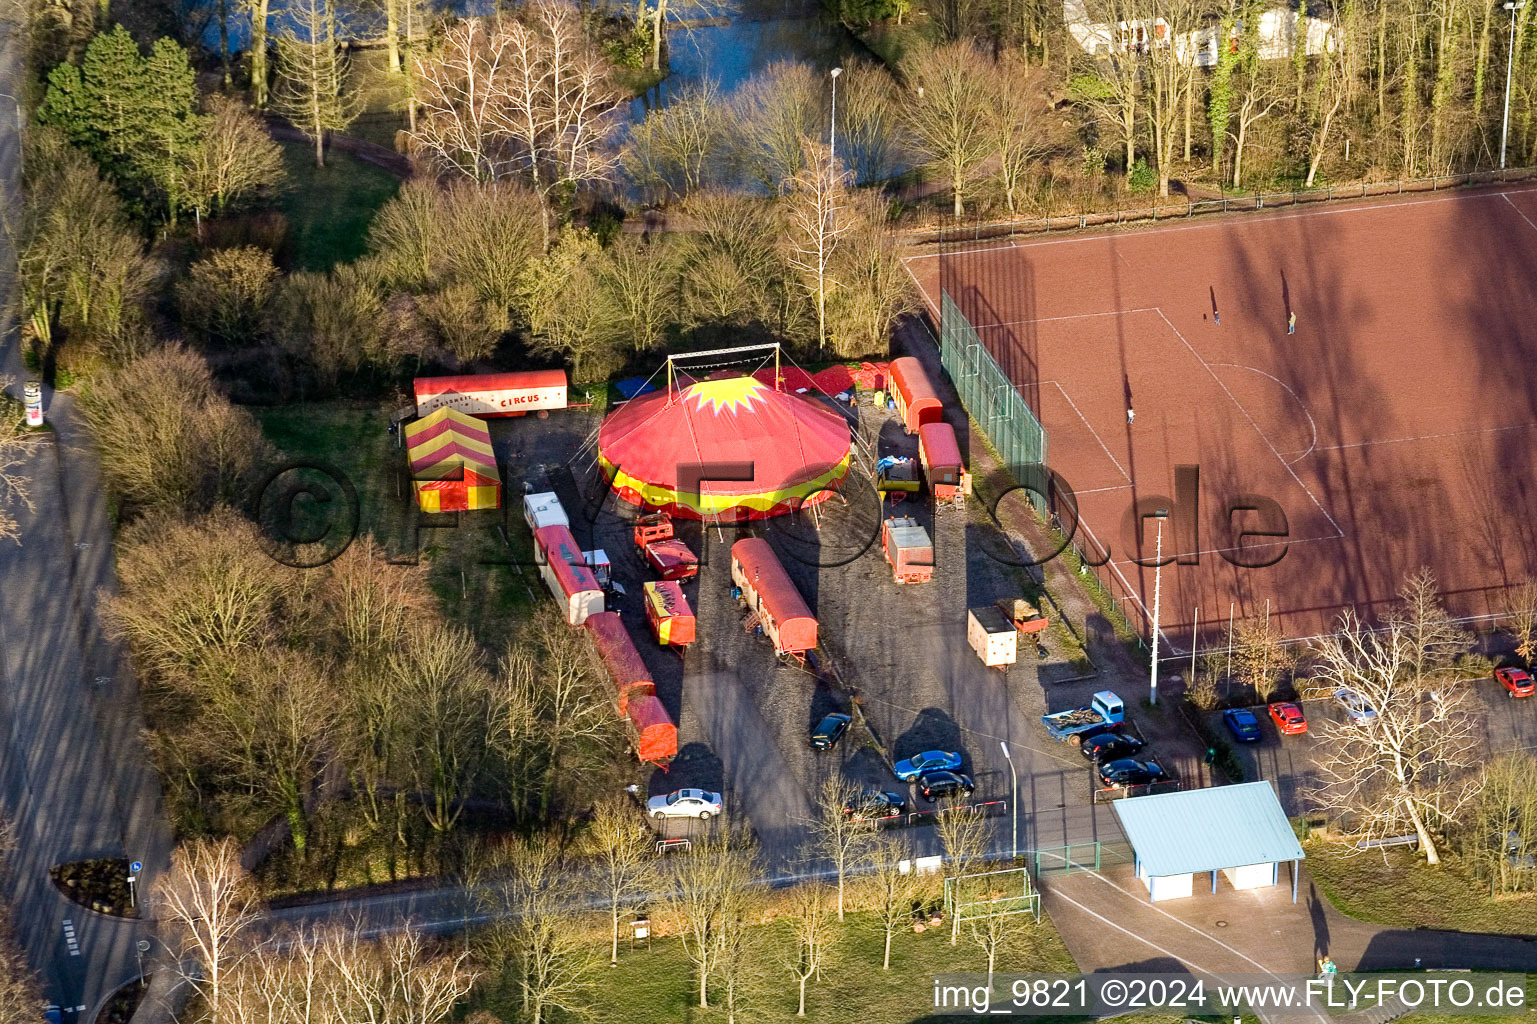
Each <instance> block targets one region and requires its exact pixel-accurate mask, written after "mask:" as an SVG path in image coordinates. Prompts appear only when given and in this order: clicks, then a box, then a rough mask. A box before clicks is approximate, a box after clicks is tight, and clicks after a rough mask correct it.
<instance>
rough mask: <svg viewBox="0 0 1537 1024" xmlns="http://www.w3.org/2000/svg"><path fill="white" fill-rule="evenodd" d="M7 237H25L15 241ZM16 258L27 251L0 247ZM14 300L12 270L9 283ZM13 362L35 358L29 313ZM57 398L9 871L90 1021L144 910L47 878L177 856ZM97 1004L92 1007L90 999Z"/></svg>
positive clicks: (11, 554) (23, 601)
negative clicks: (101, 607) (71, 869)
mask: <svg viewBox="0 0 1537 1024" xmlns="http://www.w3.org/2000/svg"><path fill="white" fill-rule="evenodd" d="M19 74H20V53H19V45H18V44H17V43H15V42H13V41H12V40H11V38H10V35H9V33H6V35H5V38H4V42H3V44H0V91H4V92H6V93H8V94H10V95H15V94H16V93H17V92H18V90H19V89H20V88H21V86H20V85H19V84H18V82H17V76H18V75H19ZM18 169H19V164H18V139H17V136H16V126H15V124H14V122H13V121H12V120H11V119H10V118H8V117H5V118H0V189H3V194H4V195H5V196H7V197H10V196H15V195H17V194H18V187H19V182H18ZM0 245H3V246H5V247H7V249H8V248H9V246H10V239H9V238H0ZM0 264H4V265H5V266H7V267H10V266H12V265H13V264H12V254H11V253H10V252H9V251H5V252H3V253H0ZM0 287H4V288H5V289H6V294H5V295H4V296H3V298H4V299H5V300H6V301H8V300H9V299H10V292H11V290H12V287H13V285H12V281H11V280H10V275H9V274H7V275H6V279H5V280H4V282H3V285H0ZM0 373H4V374H6V375H10V376H12V377H14V378H15V379H16V381H17V383H16V389H17V390H18V391H19V389H20V383H21V380H22V379H23V377H24V369H23V365H22V361H21V354H20V351H19V348H18V345H17V333H16V330H15V328H14V325H10V326H8V329H7V331H6V333H5V336H4V341H3V344H0ZM45 403H47V406H48V408H49V412H50V415H51V418H52V420H53V422H54V424H55V427H56V434H55V438H54V440H51V441H49V442H48V443H45V444H43V445H41V446H40V447H39V449H38V450H37V452H36V454H35V455H34V457H33V458H32V459H31V464H30V465H29V466H27V467H26V472H27V475H28V479H29V482H30V486H31V489H32V494H33V497H34V499H35V502H36V506H37V507H36V510H35V511H34V512H32V513H27V512H26V511H25V510H19V511H20V512H21V514H20V521H21V531H22V532H21V539H20V543H10V542H0V581H3V585H0V814H3V815H4V816H5V818H7V819H8V820H10V821H11V822H13V823H14V826H15V830H16V839H17V849H16V851H15V853H14V854H12V856H11V858H10V864H9V870H8V871H7V872H6V879H5V885H6V893H7V895H8V896H9V898H10V900H11V903H12V906H13V917H14V920H15V925H16V929H17V933H18V937H19V939H20V942H21V944H22V946H23V948H24V949H25V950H26V952H27V955H28V957H29V959H30V961H31V963H32V965H33V966H34V968H35V969H36V970H37V972H38V974H39V975H40V977H41V979H42V982H43V987H44V990H45V993H46V995H47V997H48V998H49V999H50V1000H52V1001H53V1002H56V1003H58V1004H59V1005H60V1006H62V1007H64V1008H65V1009H66V1011H67V1012H66V1016H65V1019H66V1020H69V1019H72V1018H74V1017H76V1016H77V1014H78V1019H87V1014H88V1012H89V1011H93V1010H94V1009H95V1008H96V1007H97V1005H98V1003H99V1002H100V1001H101V1000H102V999H104V998H105V997H106V996H107V995H109V994H110V993H111V992H112V991H113V990H115V989H116V988H117V987H118V986H120V985H122V984H123V983H125V982H127V981H129V980H131V979H132V978H133V977H134V976H135V975H136V973H137V965H136V951H135V948H134V943H135V941H136V940H137V939H138V938H140V937H141V936H142V935H143V934H144V931H145V929H144V926H143V925H142V924H141V922H138V921H134V920H125V919H121V918H114V917H107V916H104V915H101V914H97V913H94V912H92V911H90V910H88V909H87V908H85V907H83V906H80V905H78V904H76V903H73V902H72V901H70V900H68V899H66V898H65V897H64V895H63V894H62V893H61V892H60V891H59V890H58V889H57V888H56V887H55V886H54V885H53V883H52V882H51V881H50V880H49V878H48V869H49V868H50V867H51V866H53V865H55V864H58V863H61V862H66V861H71V860H79V859H83V858H89V857H98V856H120V857H126V858H129V859H130V860H140V861H143V862H144V864H145V866H146V870H145V871H144V873H143V874H142V875H141V878H140V884H141V886H142V885H147V884H149V883H150V882H151V881H152V880H153V878H154V875H155V873H156V872H158V871H159V870H160V869H161V868H162V866H163V865H164V864H165V862H166V860H167V857H168V855H169V848H170V841H169V832H168V830H167V829H166V827H165V825H164V817H163V815H162V814H161V809H160V802H159V784H158V781H157V780H156V778H155V776H154V773H153V770H152V769H151V767H150V765H149V759H148V756H147V754H146V752H145V751H144V750H143V748H142V746H141V745H140V742H139V739H138V737H139V734H140V731H139V727H140V722H139V718H138V710H137V708H138V702H137V693H136V688H135V684H134V681H133V678H132V676H131V674H130V673H129V672H128V671H127V670H126V666H125V665H124V663H123V662H122V660H121V658H120V656H119V652H118V651H117V650H116V649H115V648H114V646H113V645H111V644H109V643H108V642H107V640H106V638H105V636H104V634H103V632H102V629H101V624H100V622H99V620H98V618H97V614H96V603H97V595H98V591H99V590H100V589H101V588H102V587H110V586H112V585H113V571H112V546H111V539H112V537H111V531H110V528H109V526H108V522H107V517H106V510H105V505H104V496H103V494H102V489H101V486H100V481H99V478H98V474H97V472H96V469H95V465H94V463H93V461H92V459H91V457H90V455H89V453H88V452H86V451H84V450H82V449H80V448H77V447H76V439H77V438H78V437H79V431H78V430H77V428H76V424H75V420H74V418H73V416H72V415H71V413H70V410H69V408H68V402H67V400H60V401H55V400H54V396H53V395H52V393H51V392H45ZM82 1008H83V1009H82Z"/></svg>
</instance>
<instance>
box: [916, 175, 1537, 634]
mask: <svg viewBox="0 0 1537 1024" xmlns="http://www.w3.org/2000/svg"><path fill="white" fill-rule="evenodd" d="M945 248H946V249H947V250H951V251H946V252H943V253H940V252H936V253H934V254H925V255H919V256H915V257H912V258H910V259H909V261H908V267H909V269H910V270H911V271H912V273H913V275H914V277H915V278H916V280H917V282H918V284H919V287H920V288H921V289H922V291H923V294H924V296H925V298H926V301H927V303H928V305H929V307H930V309H931V312H932V315H933V318H934V321H935V323H938V320H939V306H940V288H941V278H943V281H944V288H945V290H947V291H949V292H950V294H951V296H952V298H953V299H954V301H955V302H956V303H957V305H958V306H959V307H960V309H961V310H962V311H963V312H964V313H965V314H966V315H967V317H968V319H970V320H971V322H972V323H973V324H974V325H975V326H976V328H977V330H978V334H979V335H980V337H981V338H982V340H983V342H984V344H985V345H986V347H987V348H988V349H989V351H991V352H992V354H993V356H994V358H995V359H996V360H997V361H998V363H999V365H1000V366H1002V367H1003V369H1004V371H1005V372H1006V373H1007V374H1008V375H1009V377H1010V379H1011V380H1013V381H1014V382H1015V383H1016V384H1017V385H1019V388H1020V393H1021V394H1022V395H1023V396H1024V397H1025V399H1026V400H1027V402H1028V403H1029V404H1030V406H1031V407H1032V408H1033V409H1034V410H1036V413H1037V415H1038V416H1039V418H1040V420H1041V422H1042V424H1043V426H1044V427H1045V430H1046V435H1047V439H1048V461H1049V463H1050V466H1051V468H1052V469H1053V470H1055V471H1057V472H1059V473H1061V474H1062V475H1063V476H1064V477H1065V478H1066V480H1067V481H1068V483H1069V484H1070V485H1071V486H1072V488H1073V489H1074V491H1075V492H1076V494H1077V496H1078V502H1079V509H1080V514H1081V519H1082V524H1083V529H1082V530H1081V531H1080V534H1079V539H1080V542H1085V541H1086V542H1087V543H1083V546H1084V547H1085V548H1091V547H1092V546H1094V545H1095V544H1097V545H1098V547H1099V548H1100V549H1101V550H1104V549H1105V548H1108V549H1109V554H1110V560H1109V562H1108V564H1107V565H1106V566H1105V567H1104V568H1103V569H1102V570H1101V574H1102V576H1104V577H1105V578H1106V579H1107V580H1109V581H1110V582H1111V583H1112V585H1113V586H1114V587H1115V589H1116V590H1117V592H1118V593H1120V594H1122V595H1129V596H1130V603H1131V604H1132V609H1131V610H1132V612H1133V618H1134V619H1135V618H1136V615H1135V608H1136V606H1137V605H1138V604H1140V605H1141V606H1142V607H1143V608H1147V607H1150V606H1151V604H1152V590H1153V571H1152V569H1151V568H1145V567H1143V566H1140V565H1138V564H1136V563H1134V562H1132V561H1131V560H1130V559H1129V558H1128V542H1127V538H1126V536H1125V535H1124V531H1123V526H1122V523H1123V518H1124V517H1125V516H1126V513H1127V509H1128V508H1129V507H1130V506H1131V505H1132V503H1133V502H1134V501H1135V500H1136V499H1138V498H1144V497H1150V496H1155V495H1165V496H1172V495H1173V494H1174V490H1175V489H1174V471H1175V467H1176V466H1177V465H1196V466H1199V468H1200V493H1201V503H1200V513H1199V526H1200V534H1199V538H1198V541H1192V540H1191V538H1190V537H1189V535H1188V531H1174V530H1171V529H1170V528H1168V527H1167V526H1166V527H1165V531H1164V542H1165V548H1164V551H1165V553H1166V554H1168V553H1170V552H1171V551H1172V552H1173V553H1175V554H1184V555H1185V556H1186V558H1187V559H1189V558H1190V557H1191V556H1193V555H1196V556H1198V564H1195V565H1189V564H1185V565H1170V566H1168V567H1166V568H1165V569H1164V572H1163V597H1162V615H1161V620H1162V626H1163V629H1162V632H1163V633H1164V634H1165V637H1166V639H1167V641H1168V642H1169V643H1170V644H1171V646H1172V647H1174V648H1175V649H1185V650H1188V649H1189V644H1190V636H1191V625H1192V620H1193V619H1194V618H1195V617H1196V609H1197V608H1198V607H1199V618H1200V621H1201V624H1202V627H1203V628H1202V630H1201V632H1202V633H1203V634H1206V633H1207V628H1209V626H1215V627H1217V628H1221V627H1222V626H1224V625H1225V624H1226V620H1227V618H1228V614H1229V609H1230V607H1231V608H1234V609H1235V610H1236V614H1237V616H1238V617H1240V618H1241V617H1243V616H1245V615H1262V614H1264V613H1265V609H1266V602H1267V601H1268V602H1269V608H1270V612H1271V614H1272V615H1273V616H1279V618H1280V623H1281V626H1282V627H1283V628H1284V629H1285V630H1286V631H1287V632H1288V633H1289V634H1291V635H1293V636H1309V635H1313V634H1316V633H1318V632H1319V631H1321V630H1324V629H1327V628H1328V627H1329V625H1330V624H1331V623H1332V621H1333V620H1334V618H1335V616H1336V615H1337V614H1338V613H1339V612H1340V610H1341V609H1343V608H1344V607H1347V606H1350V605H1354V606H1355V607H1356V608H1357V609H1358V610H1359V611H1360V612H1361V613H1362V614H1364V615H1367V616H1369V617H1376V616H1378V615H1380V614H1381V613H1382V612H1383V611H1384V610H1385V609H1386V607H1387V605H1388V604H1389V603H1391V602H1392V601H1393V599H1394V595H1395V592H1396V591H1397V589H1398V587H1399V585H1400V583H1401V581H1402V578H1403V576H1404V574H1405V573H1406V572H1409V571H1412V570H1414V569H1416V568H1418V567H1419V566H1422V565H1424V566H1429V567H1431V568H1432V569H1433V570H1434V571H1435V573H1436V575H1437V577H1438V578H1439V579H1440V581H1441V584H1442V587H1443V589H1444V590H1445V591H1446V593H1447V600H1448V604H1449V605H1450V606H1451V608H1452V610H1453V612H1454V613H1455V614H1458V615H1460V616H1466V617H1470V618H1471V617H1481V616H1492V615H1498V614H1501V613H1503V612H1504V610H1505V603H1506V598H1507V597H1508V592H1507V588H1508V587H1510V586H1512V585H1515V584H1519V583H1521V582H1523V581H1525V580H1528V579H1533V578H1537V527H1534V523H1533V518H1534V511H1537V387H1534V384H1533V382H1532V377H1531V375H1532V373H1533V370H1534V367H1537V189H1533V188H1531V187H1525V186H1521V187H1510V186H1506V187H1503V188H1501V189H1499V190H1487V191H1476V192H1472V191H1470V192H1460V193H1453V194H1445V193H1443V194H1435V195H1425V196H1418V197H1414V198H1403V199H1394V200H1366V201H1361V202H1356V203H1352V204H1341V205H1335V206H1328V207H1322V206H1321V207H1317V208H1310V209H1306V210H1297V211H1291V212H1274V213H1269V212H1266V213H1257V214H1249V215H1245V216H1241V217H1228V218H1222V219H1220V220H1209V221H1193V222H1189V221H1187V222H1175V224H1174V225H1171V226H1162V225H1159V226H1156V227H1150V228H1148V229H1145V230H1139V231H1128V232H1123V233H1117V234H1104V235H1080V236H1073V237H1037V238H1031V239H1016V240H1015V241H1014V242H1012V243H1004V244H1001V245H990V246H988V245H983V246H978V247H975V248H971V249H969V250H968V248H967V246H966V245H964V244H951V243H947V244H946V246H945ZM1214 310H1215V313H1216V314H1217V315H1219V316H1220V324H1219V323H1217V322H1216V320H1215V319H1214V315H1213V314H1214ZM1291 312H1295V313H1296V333H1295V334H1294V335H1288V334H1287V322H1288V317H1289V314H1290V313H1291ZM1128 406H1129V407H1130V408H1131V409H1133V410H1134V411H1135V419H1134V422H1131V423H1128V422H1127V419H1128V416H1127V409H1128ZM1244 493H1253V494H1259V495H1265V496H1268V497H1270V498H1272V499H1274V501H1275V502H1277V503H1278V504H1279V505H1280V507H1281V509H1282V510H1283V511H1284V513H1285V515H1286V518H1287V529H1288V541H1287V546H1286V548H1285V553H1284V556H1282V557H1281V558H1280V560H1279V561H1277V562H1276V563H1275V564H1274V565H1272V566H1270V567H1268V568H1241V567H1238V566H1235V565H1233V564H1231V563H1230V562H1229V561H1228V560H1227V559H1226V558H1224V554H1223V552H1224V550H1226V551H1228V552H1229V553H1231V552H1232V549H1233V547H1234V545H1235V544H1236V532H1237V531H1236V530H1235V529H1234V527H1233V526H1232V525H1230V524H1229V522H1228V521H1227V517H1226V516H1225V511H1226V506H1227V505H1228V504H1229V503H1230V499H1232V498H1233V497H1234V496H1236V495H1240V494H1244ZM1239 503H1240V504H1242V502H1241V501H1240V502H1239ZM1248 516H1249V514H1247V513H1240V515H1239V516H1238V518H1237V519H1236V520H1235V522H1238V523H1240V524H1241V523H1242V522H1244V521H1245V519H1246V517H1248ZM1247 521H1249V522H1253V519H1252V518H1248V519H1247ZM1148 536H1149V539H1148V541H1147V545H1148V546H1147V548H1146V551H1147V554H1148V555H1151V551H1152V540H1151V536H1152V532H1151V524H1150V525H1149V535H1148ZM1265 543H1270V542H1266V541H1263V540H1256V539H1254V538H1251V539H1250V540H1249V541H1248V542H1247V543H1246V545H1245V547H1246V549H1248V550H1249V552H1250V553H1249V554H1246V555H1245V556H1244V558H1245V559H1247V560H1249V561H1255V560H1258V559H1257V557H1256V556H1257V555H1259V554H1263V553H1264V552H1263V551H1259V550H1258V546H1259V545H1263V544H1265ZM1278 553H1279V551H1278V550H1277V549H1273V548H1272V549H1270V554H1271V555H1274V554H1278ZM1208 636H1210V635H1209V634H1208Z"/></svg>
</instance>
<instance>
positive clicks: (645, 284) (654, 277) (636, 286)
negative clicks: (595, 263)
mask: <svg viewBox="0 0 1537 1024" xmlns="http://www.w3.org/2000/svg"><path fill="white" fill-rule="evenodd" d="M605 255H606V259H605V260H604V261H603V265H602V267H601V268H600V274H601V276H602V280H603V285H604V287H605V288H606V289H607V290H608V293H609V296H610V298H611V300H612V302H613V305H614V307H615V309H616V310H617V313H618V325H619V327H620V329H621V331H622V333H623V334H624V336H625V337H626V338H627V339H628V340H629V342H630V345H631V346H632V347H633V348H634V349H635V350H636V351H640V352H645V351H649V350H651V349H655V348H659V347H660V346H661V344H662V342H663V341H664V340H665V338H666V336H667V328H668V326H669V325H671V324H673V323H674V322H676V320H677V318H678V247H677V246H674V245H671V244H669V243H668V242H667V241H666V240H665V239H653V240H652V241H649V242H646V241H642V240H641V239H639V238H636V237H635V236H633V235H623V236H621V237H619V238H616V239H615V240H614V241H613V242H612V243H611V244H610V245H609V247H608V251H607V253H606V254H605Z"/></svg>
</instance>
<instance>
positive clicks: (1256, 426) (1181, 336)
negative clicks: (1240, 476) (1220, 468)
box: [1158, 309, 1345, 537]
mask: <svg viewBox="0 0 1537 1024" xmlns="http://www.w3.org/2000/svg"><path fill="white" fill-rule="evenodd" d="M1158 315H1159V317H1161V318H1162V319H1163V322H1164V323H1166V324H1168V325H1169V330H1171V331H1173V332H1174V335H1175V337H1177V338H1179V340H1180V341H1181V342H1182V343H1183V344H1184V346H1185V347H1186V348H1188V349H1189V350H1190V354H1191V355H1193V356H1195V358H1196V360H1197V361H1199V362H1200V364H1201V365H1202V366H1204V367H1205V368H1206V372H1207V373H1209V374H1211V379H1212V380H1214V381H1216V382H1217V386H1218V387H1219V388H1221V389H1222V392H1223V394H1225V395H1227V397H1228V401H1230V402H1232V403H1233V407H1234V408H1236V409H1237V410H1238V411H1239V412H1240V413H1242V414H1243V418H1244V419H1246V420H1248V421H1249V426H1251V427H1253V428H1254V432H1255V433H1256V434H1258V435H1259V439H1260V440H1261V441H1263V442H1265V447H1266V448H1269V449H1270V453H1271V454H1272V455H1274V456H1275V458H1276V461H1277V462H1279V463H1280V464H1281V467H1282V468H1283V469H1285V470H1286V473H1287V475H1288V476H1290V477H1291V478H1292V479H1293V480H1295V481H1296V483H1297V486H1298V487H1300V488H1302V493H1303V494H1306V495H1307V496H1308V498H1309V499H1311V500H1312V502H1313V505H1314V507H1316V508H1317V509H1318V511H1320V512H1322V513H1323V516H1324V518H1325V519H1327V520H1329V525H1330V526H1332V527H1334V528H1335V529H1336V530H1338V531H1339V535H1340V536H1341V537H1343V536H1345V531H1344V530H1342V529H1340V524H1339V523H1337V522H1335V521H1334V517H1333V516H1331V515H1330V514H1329V510H1328V509H1326V508H1324V506H1323V502H1321V501H1319V500H1318V496H1317V495H1315V494H1314V493H1313V492H1312V491H1311V490H1309V489H1308V485H1307V484H1305V483H1303V482H1302V478H1301V477H1300V476H1298V475H1297V471H1296V470H1294V469H1292V467H1291V463H1289V462H1287V461H1286V460H1285V459H1284V458H1282V457H1281V453H1280V452H1278V451H1276V446H1275V445H1273V444H1271V443H1270V438H1268V437H1266V436H1265V432H1264V431H1263V430H1261V429H1260V427H1259V424H1258V423H1256V422H1254V417H1253V416H1250V415H1249V410H1248V409H1245V408H1244V406H1243V403H1242V402H1240V401H1239V400H1238V398H1237V397H1236V396H1235V395H1234V394H1233V392H1232V391H1230V390H1228V386H1227V385H1226V384H1224V383H1223V382H1222V378H1221V377H1218V376H1217V373H1216V371H1215V370H1213V369H1212V368H1211V366H1210V364H1208V363H1207V362H1206V360H1205V358H1203V357H1202V355H1201V353H1199V352H1197V351H1196V350H1195V346H1194V345H1192V344H1190V341H1189V340H1188V339H1187V338H1186V337H1185V336H1184V334H1182V333H1181V332H1180V329H1179V328H1178V327H1175V326H1174V323H1173V321H1171V320H1170V319H1169V318H1168V317H1167V316H1165V315H1164V312H1163V310H1162V309H1159V310H1158Z"/></svg>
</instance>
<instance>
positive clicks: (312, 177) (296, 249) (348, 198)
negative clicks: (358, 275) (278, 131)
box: [281, 142, 400, 270]
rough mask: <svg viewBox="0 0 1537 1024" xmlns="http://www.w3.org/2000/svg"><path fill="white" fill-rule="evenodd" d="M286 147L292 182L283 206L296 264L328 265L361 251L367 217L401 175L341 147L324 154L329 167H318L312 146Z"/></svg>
mask: <svg viewBox="0 0 1537 1024" xmlns="http://www.w3.org/2000/svg"><path fill="white" fill-rule="evenodd" d="M282 147H283V166H284V168H285V169H286V170H287V171H288V183H287V187H286V188H285V189H284V190H283V198H282V204H281V208H282V212H283V215H284V216H285V217H287V218H288V230H289V257H290V261H291V263H292V266H293V269H294V270H327V269H329V268H330V267H332V266H333V265H334V264H337V263H346V262H349V261H351V260H355V259H357V258H358V257H359V256H361V255H363V248H364V242H365V241H366V239H367V236H368V225H369V222H370V221H372V220H373V216H374V213H375V212H377V211H378V209H379V207H381V206H383V205H384V204H385V203H386V202H388V201H389V200H390V198H391V197H393V196H394V195H395V192H396V190H397V189H399V188H400V181H399V179H397V178H396V177H395V176H394V175H393V174H390V173H388V172H386V171H384V170H381V169H380V168H378V167H375V166H374V165H373V164H369V163H364V162H363V161H361V160H358V159H355V158H353V157H351V156H349V155H347V154H346V153H342V152H340V151H337V150H332V151H331V152H329V153H327V154H326V166H325V167H316V166H315V151H314V149H313V148H312V147H310V146H308V145H303V144H300V143H288V142H285V143H282Z"/></svg>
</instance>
